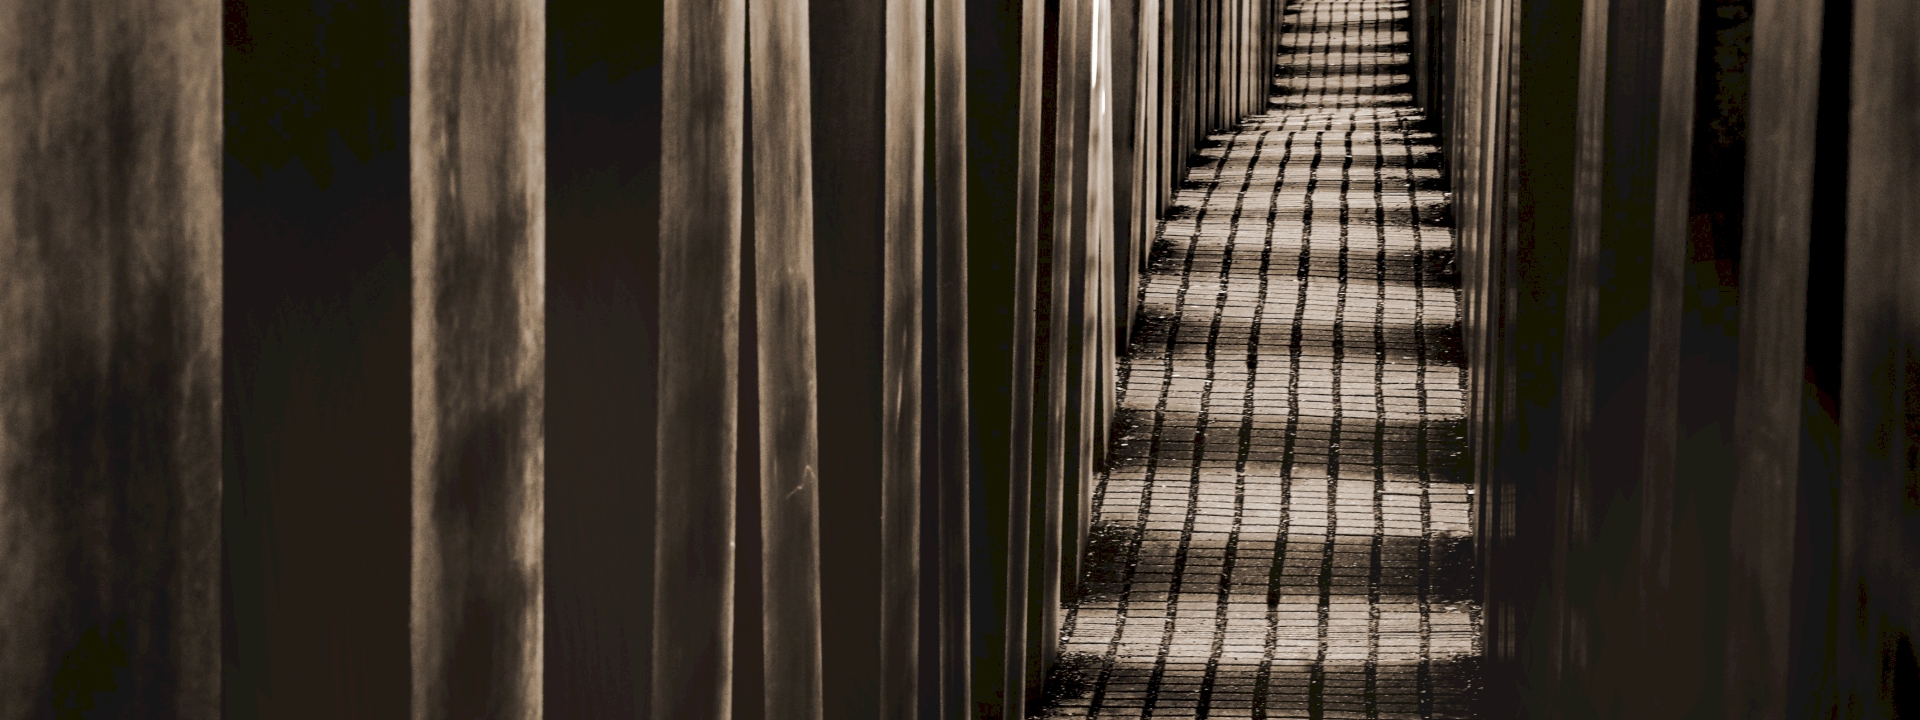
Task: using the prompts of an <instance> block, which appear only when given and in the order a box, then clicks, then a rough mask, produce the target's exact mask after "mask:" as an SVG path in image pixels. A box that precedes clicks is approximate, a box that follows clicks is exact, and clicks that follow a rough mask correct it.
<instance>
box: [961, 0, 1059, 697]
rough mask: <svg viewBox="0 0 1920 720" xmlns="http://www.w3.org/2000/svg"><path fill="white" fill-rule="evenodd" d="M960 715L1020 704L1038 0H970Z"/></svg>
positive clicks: (1040, 64) (1037, 143)
mask: <svg viewBox="0 0 1920 720" xmlns="http://www.w3.org/2000/svg"><path fill="white" fill-rule="evenodd" d="M966 13H967V14H966V28H967V56H966V58H967V59H966V67H967V72H966V103H967V105H966V107H967V119H966V128H967V142H966V147H967V153H968V160H967V206H966V207H967V307H968V311H967V322H968V328H967V329H968V338H967V347H968V350H967V353H968V355H967V381H968V387H969V394H970V405H971V407H970V410H971V413H972V426H973V435H974V440H973V441H972V442H973V443H976V445H975V447H977V448H978V451H977V455H976V456H977V457H978V458H979V460H978V462H977V464H975V465H974V466H973V467H972V469H971V471H970V478H971V479H970V481H969V484H968V506H967V507H968V512H969V516H968V520H969V523H968V533H969V535H970V538H971V541H972V542H971V546H970V548H969V551H970V555H969V558H968V560H969V565H968V572H969V575H968V577H969V591H970V597H971V600H970V614H971V618H970V622H971V629H970V638H971V648H970V650H971V654H972V662H971V675H972V686H971V694H972V697H971V700H972V707H971V708H969V711H968V712H969V716H971V717H976V718H1002V717H1016V716H1018V715H1020V714H1021V713H1022V712H1023V711H1024V710H1023V708H1024V702H1025V701H1024V695H1023V690H1024V683H1023V680H1024V670H1025V660H1024V658H1025V647H1026V610H1025V607H1026V590H1025V587H1026V582H1025V580H1026V574H1027V565H1026V557H1027V556H1026V551H1025V548H1026V545H1027V541H1028V532H1027V507H1028V502H1027V500H1026V498H1027V497H1028V488H1029V485H1030V483H1029V479H1030V473H1031V469H1032V456H1031V453H1032V448H1033V443H1032V425H1031V418H1032V415H1031V412H1032V410H1031V408H1032V392H1033V386H1032V383H1033V377H1034V373H1033V355H1032V352H1033V333H1034V326H1033V308H1034V305H1033V288H1034V281H1035V276H1036V267H1035V246H1036V244H1037V238H1038V234H1039V232H1038V231H1039V224H1040V168H1041V164H1042V157H1041V147H1042V144H1041V139H1042V135H1041V130H1042V127H1043V125H1042V119H1043V118H1042V114H1041V112H1040V110H1041V98H1042V92H1043V90H1044V86H1043V84H1042V79H1043V77H1044V74H1043V72H1042V70H1043V68H1044V62H1045V52H1044V50H1045V35H1044V32H1045V24H1044V23H1045V18H1046V15H1045V4H1044V3H1043V2H1040V0H1024V1H1023V2H1020V3H1013V4H1006V3H1000V2H992V1H988V0H968V2H967V5H966Z"/></svg>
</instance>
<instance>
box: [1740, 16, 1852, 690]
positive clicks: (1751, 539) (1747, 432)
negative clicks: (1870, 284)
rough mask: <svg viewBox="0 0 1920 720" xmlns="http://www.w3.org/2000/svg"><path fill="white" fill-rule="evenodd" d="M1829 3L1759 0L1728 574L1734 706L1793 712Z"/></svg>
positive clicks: (1811, 408)
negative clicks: (1824, 24) (1824, 14)
mask: <svg viewBox="0 0 1920 720" xmlns="http://www.w3.org/2000/svg"><path fill="white" fill-rule="evenodd" d="M1821 10H1822V6H1821V4H1818V3H1800V2H1780V1H1779V0H1757V1H1756V2H1755V3H1754V8H1753V54H1752V60H1751V62H1752V64H1751V66H1750V67H1751V69H1752V77H1753V84H1752V87H1753V94H1752V96H1751V101H1750V104H1749V105H1748V110H1749V112H1748V118H1749V123H1750V125H1749V130H1748V137H1749V138H1750V143H1749V145H1748V165H1747V168H1748V170H1747V172H1748V175H1747V188H1746V189H1747V204H1746V209H1747V211H1748V215H1747V217H1746V236H1745V238H1744V239H1743V241H1742V248H1741V257H1742V262H1741V273H1740V274H1741V278H1740V279H1741V291H1740V305H1741V307H1740V310H1741V312H1740V328H1739V337H1740V359H1741V362H1740V367H1739V375H1738V378H1737V379H1736V382H1737V383H1738V393H1739V395H1738V397H1737V398H1736V400H1735V402H1736V405H1735V407H1734V411H1733V414H1734V417H1735V420H1734V423H1735V426H1734V436H1733V440H1734V445H1735V448H1736V451H1737V453H1738V455H1737V457H1736V459H1735V462H1736V466H1735V477H1734V486H1733V488H1732V497H1731V507H1730V510H1731V513H1730V520H1731V522H1730V532H1729V536H1730V547H1729V556H1728V559H1729V564H1728V573H1729V575H1728V579H1727V583H1728V587H1727V598H1728V602H1727V613H1726V615H1727V620H1726V622H1727V643H1726V649H1725V653H1726V659H1727V667H1726V683H1725V694H1724V702H1725V707H1726V714H1727V716H1728V717H1739V718H1786V717H1789V716H1791V715H1793V714H1794V713H1792V712H1791V711H1790V710H1789V707H1790V706H1789V702H1790V700H1789V696H1790V693H1789V689H1790V688H1792V687H1793V686H1794V685H1795V684H1796V683H1798V682H1802V679H1801V678H1800V677H1796V675H1795V673H1793V672H1792V671H1791V670H1790V667H1791V665H1790V655H1791V652H1792V649H1793V648H1792V644H1793V637H1792V635H1793V625H1794V624H1795V621H1794V620H1793V618H1794V616H1796V615H1799V614H1800V613H1798V612H1796V608H1795V603H1794V602H1793V600H1794V593H1793V590H1794V555H1795V552H1794V548H1795V546H1796V545H1797V544H1803V543H1807V542H1808V541H1809V540H1810V539H1811V538H1808V537H1806V536H1805V535H1802V534H1797V533H1796V527H1795V526H1796V524H1797V523H1796V518H1797V516H1798V514H1799V512H1800V510H1801V508H1800V507H1799V506H1800V503H1799V497H1800V494H1801V486H1802V483H1803V482H1804V483H1808V484H1812V483H1815V482H1818V479H1817V478H1813V477H1804V476H1807V475H1811V473H1807V472H1806V471H1805V470H1803V468H1804V467H1805V465H1804V464H1803V463H1802V458H1801V444H1802V443H1801V436H1802V432H1803V429H1802V428H1803V423H1807V422H1809V421H1810V420H1814V419H1813V418H1808V417H1806V416H1807V415H1808V414H1809V411H1814V412H1817V408H1818V403H1817V402H1812V401H1810V400H1811V395H1812V393H1810V392H1808V390H1809V389H1810V387H1809V385H1810V384H1809V383H1808V382H1807V381H1806V380H1805V374H1806V367H1807V362H1806V359H1807V349H1808V348H1807V343H1806V340H1807V337H1806V332H1807V327H1808V321H1809V316H1808V313H1807V304H1808V299H1809V298H1808V279H1809V277H1808V276H1809V274H1810V272H1809V269H1808V260H1809V259H1810V256H1811V254H1810V252H1809V250H1810V244H1811V240H1812V235H1813V230H1814V227H1813V224H1812V217H1813V197H1814V188H1813V184H1814V163H1815V148H1816V132H1817V129H1818V125H1817V122H1818V117H1819V103H1820V93H1821V92H1822V88H1821V87H1820V75H1821V70H1822V68H1821V60H1822V59H1821V42H1820V40H1821V30H1822V28H1821V17H1820V16H1821ZM1831 160H1832V158H1829V162H1831ZM1816 421H1817V420H1816ZM1808 459H1809V460H1810V459H1811V458H1808ZM1825 484H1828V485H1830V484H1831V480H1830V479H1828V480H1826V482H1825ZM1802 608H1804V604H1803V605H1802ZM1801 622H1802V623H1804V622H1806V621H1801ZM1822 630H1824V628H1822Z"/></svg>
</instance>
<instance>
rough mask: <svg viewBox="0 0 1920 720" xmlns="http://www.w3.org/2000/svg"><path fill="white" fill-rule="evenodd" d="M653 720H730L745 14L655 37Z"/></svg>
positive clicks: (701, 15) (675, 24) (686, 14)
mask: <svg viewBox="0 0 1920 720" xmlns="http://www.w3.org/2000/svg"><path fill="white" fill-rule="evenodd" d="M662 37H663V38H664V43H663V48H664V50H663V54H662V56H661V93H660V96H661V108H662V112H661V124H660V136H661V160H660V370H659V384H658V387H659V392H660V399H659V405H658V406H657V410H656V418H657V419H658V431H657V433H656V435H655V438H656V446H657V447H659V448H661V449H662V452H660V453H659V455H658V460H657V462H656V464H655V468H656V469H655V473H656V475H655V478H654V481H655V482H656V483H657V485H656V488H657V489H656V494H655V498H656V503H657V504H656V505H655V514H654V573H653V660H652V662H653V677H652V690H651V692H652V698H651V714H652V717H655V718H714V719H719V718H728V717H731V716H732V707H731V698H732V687H731V685H732V680H733V655H732V650H733V612H734V585H733V582H734V571H735V562H734V546H733V543H734V531H735V526H736V522H735V521H736V517H735V501H736V497H735V490H736V485H735V483H736V478H737V474H736V472H735V470H736V464H735V463H736V451H737V444H738V436H737V433H736V428H737V423H738V419H739V411H738V407H737V403H738V398H739V367H740V362H739V348H740V273H741V268H740V264H741V263H740V250H741V248H740V234H741V212H742V209H741V203H742V202H743V199H744V198H743V187H744V186H743V183H742V172H743V171H744V169H745V167H744V162H743V161H744V156H743V153H742V145H743V143H744V141H745V132H746V128H745V116H744V112H743V111H744V109H745V108H744V103H745V98H746V87H745V83H746V66H745V61H746V47H745V45H746V7H745V4H744V3H743V2H742V1H741V0H727V1H725V2H719V3H696V2H680V1H679V0H669V2H667V4H666V13H665V16H664V22H663V26H662Z"/></svg>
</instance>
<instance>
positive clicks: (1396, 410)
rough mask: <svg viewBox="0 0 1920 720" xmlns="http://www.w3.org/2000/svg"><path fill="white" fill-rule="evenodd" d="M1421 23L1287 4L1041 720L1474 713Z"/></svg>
mask: <svg viewBox="0 0 1920 720" xmlns="http://www.w3.org/2000/svg"><path fill="white" fill-rule="evenodd" d="M1406 14H1407V10H1406V6H1405V3H1404V2H1399V1H1395V0H1361V1H1345V2H1339V1H1327V0H1291V1H1290V2H1289V3H1288V5H1287V12H1286V18H1285V26H1284V31H1285V34H1284V39H1283V45H1282V48H1281V54H1280V57H1279V67H1278V75H1277V85H1276V90H1275V96H1274V98H1273V101H1272V105H1271V108H1270V112H1269V114H1266V115H1263V116H1258V117H1255V118H1252V119H1250V120H1249V121H1247V122H1246V123H1244V124H1243V125H1242V126H1240V127H1239V128H1236V129H1235V130H1234V131H1233V132H1230V133H1225V134H1220V135H1216V136H1214V138H1213V143H1212V144H1213V145H1214V146H1213V147H1211V148H1208V149H1206V150H1204V151H1203V152H1202V154H1203V155H1204V156H1205V157H1206V162H1203V163H1200V164H1198V165H1196V166H1195V167H1194V169H1193V170H1192V174H1191V176H1190V180H1189V182H1188V183H1187V185H1186V187H1185V188H1183V189H1182V190H1181V191H1180V192H1179V193H1178V196H1177V197H1176V199H1175V205H1176V207H1175V208H1173V209H1172V211H1171V212H1170V213H1169V215H1168V218H1167V220H1166V221H1165V222H1164V225H1163V227H1162V229H1161V234H1160V238H1159V239H1158V241H1157V242H1156V244H1155V248H1154V255H1153V257H1152V271H1151V273H1150V275H1149V276H1148V278H1147V279H1146V280H1145V286H1144V290H1143V309H1142V312H1141V316H1140V319H1139V320H1138V321H1137V322H1138V330H1137V331H1136V332H1135V336H1134V339H1133V343H1132V347H1131V349H1130V351H1129V353H1128V356H1127V358H1126V360H1125V361H1124V364H1123V365H1122V370H1121V375H1120V377H1121V380H1120V384H1121V387H1120V389H1119V392H1120V405H1121V415H1122V421H1121V423H1122V428H1121V430H1122V431H1121V432H1119V433H1117V434H1116V438H1115V441H1114V443H1115V444H1114V447H1113V449H1112V459H1111V463H1110V464H1111V465H1112V468H1111V470H1110V471H1109V472H1108V473H1107V477H1106V478H1105V479H1104V481H1103V482H1102V483H1101V484H1100V485H1099V487H1098V490H1097V491H1096V492H1097V495H1096V497H1095V500H1094V503H1095V511H1094V512H1095V515H1094V517H1095V520H1096V525H1095V529H1094V532H1093V540H1092V541H1091V546H1092V547H1091V551H1090V553H1089V555H1090V557H1089V558H1088V573H1089V578H1088V582H1087V585H1088V587H1087V590H1086V592H1085V594H1083V595H1082V596H1081V597H1079V598H1076V599H1074V601H1073V602H1072V603H1071V604H1070V606H1069V608H1068V609H1067V611H1066V617H1065V622H1064V633H1063V634H1064V638H1063V648H1062V652H1063V657H1062V662H1061V669H1060V671H1059V672H1058V673H1056V676H1055V678H1054V680H1053V682H1052V683H1051V687H1050V695H1051V697H1052V701H1051V702H1052V705H1051V707H1049V708H1048V710H1047V711H1046V714H1047V715H1048V716H1049V717H1080V716H1093V717H1101V718H1142V717H1156V718H1158V717H1169V718H1171V717H1181V718H1186V717H1235V718H1322V717H1325V718H1459V717H1468V716H1469V712H1468V704H1469V702H1470V701H1471V696H1472V693H1473V687H1474V685H1475V676H1474V666H1475V662H1474V658H1475V657H1476V655H1477V648H1476V645H1475V643H1476V640H1475V638H1476V637H1477V635H1478V632H1477V627H1478V621H1479V618H1478V611H1477V608H1476V607H1475V606H1474V605H1473V604H1472V602H1471V599H1472V598H1473V597H1474V596H1475V595H1476V593H1475V592H1474V582H1473V579H1472V577H1471V573H1472V562H1471V557H1470V552H1471V551H1470V549H1469V548H1470V546H1469V545H1468V543H1467V538H1468V537H1469V536H1470V532H1471V526H1470V522H1471V520H1470V518H1469V515H1468V508H1469V500H1470V499H1471V495H1470V494H1469V488H1470V486H1469V485H1468V484H1467V483H1466V482H1465V480H1466V478H1465V477H1464V476H1463V473H1462V472H1461V470H1462V466H1461V461H1460V459H1459V458H1460V453H1461V450H1462V444H1463V439H1462V416H1463V412H1464V408H1463V405H1462V390H1461V373H1462V370H1461V367H1460V355H1459V351H1458V337H1459V333H1458V324H1457V322H1458V321H1457V313H1456V310H1455V307H1456V302H1457V297H1458V292H1457V289H1456V284H1455V282H1454V281H1453V279H1452V278H1450V277H1448V276H1447V275H1446V273H1447V266H1448V264H1449V263H1448V261H1449V258H1450V257H1451V249H1450V248H1451V242H1452V241H1451V238H1450V234H1449V232H1450V231H1449V230H1448V228H1447V227H1446V226H1445V224H1444V220H1443V217H1442V216H1443V215H1444V207H1443V206H1444V204H1445V198H1444V196H1443V194H1442V191H1441V189H1440V187H1439V182H1440V179H1439V171H1438V170H1437V166H1438V163H1437V157H1435V156H1434V153H1435V149H1434V147H1433V142H1434V139H1433V137H1432V136H1431V134H1429V133H1427V132H1424V131H1421V130H1418V129H1417V128H1416V127H1415V124H1416V123H1417V121H1418V120H1419V117H1420V116H1419V113H1418V112H1417V111H1416V110H1415V109H1414V108H1413V107H1412V97H1411V95H1410V94H1409V91H1408V90H1407V87H1408V85H1407V79H1408V78H1407V72H1408V65H1407V63H1408V56H1407V44H1406V41H1407V32H1406Z"/></svg>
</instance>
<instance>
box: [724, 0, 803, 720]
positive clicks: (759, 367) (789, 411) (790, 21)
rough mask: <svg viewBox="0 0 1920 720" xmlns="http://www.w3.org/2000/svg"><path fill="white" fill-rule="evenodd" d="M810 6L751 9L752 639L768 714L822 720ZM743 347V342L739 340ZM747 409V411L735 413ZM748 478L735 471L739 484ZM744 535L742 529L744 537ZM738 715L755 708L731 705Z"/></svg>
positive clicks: (759, 4) (764, 4) (761, 3)
mask: <svg viewBox="0 0 1920 720" xmlns="http://www.w3.org/2000/svg"><path fill="white" fill-rule="evenodd" d="M807 11H808V3H807V2H805V1H804V0H801V1H800V2H787V1H780V2H768V1H766V0H752V2H749V3H748V8H747V12H748V14H749V16H750V17H751V22H749V23H748V32H749V37H748V40H747V47H748V57H749V58H750V63H751V65H752V67H751V68H750V70H749V73H748V74H749V76H750V85H749V87H748V92H749V93H750V96H749V103H750V104H751V108H752V120H751V123H752V127H751V128H750V129H749V131H750V132H751V133H752V137H753V140H752V145H751V149H750V151H749V154H750V155H751V158H750V161H751V162H752V164H753V175H752V185H753V187H752V188H751V192H752V194H753V224H752V227H753V234H752V237H751V239H750V240H751V242H752V248H753V249H752V254H753V279H752V282H753V290H752V297H753V302H754V311H753V318H754V319H753V328H754V330H753V335H754V337H753V338H752V339H751V342H753V343H755V344H756V347H755V349H754V352H753V356H754V359H755V363H754V365H755V367H754V368H752V369H751V370H750V371H749V372H750V374H751V375H752V382H755V383H757V392H756V393H755V396H754V404H755V405H756V406H757V408H756V409H757V412H758V417H757V421H758V422H757V425H756V430H757V432H758V437H757V438H755V439H754V442H758V443H759V452H758V453H757V455H758V458H759V467H758V468H754V469H752V470H751V472H752V473H753V475H754V476H755V477H757V478H758V479H759V483H758V487H756V488H753V489H751V490H749V491H748V492H756V493H758V494H759V498H758V500H759V502H758V503H757V505H758V507H759V513H758V517H750V518H741V520H742V521H743V523H758V524H759V528H758V530H759V536H760V552H759V560H760V567H758V568H756V570H757V571H758V573H759V575H760V582H759V583H758V585H759V587H760V588H761V592H760V598H759V601H760V609H761V613H760V615H761V619H760V623H761V627H762V630H761V632H762V636H761V638H759V640H760V645H759V650H760V653H761V658H762V660H761V662H762V667H761V668H760V670H761V673H762V681H761V682H760V685H761V687H762V688H764V689H763V690H761V693H762V696H763V700H762V702H763V704H764V706H763V710H764V713H765V717H766V718H769V719H772V718H795V719H797V720H809V719H811V720H818V719H819V718H821V717H822V715H821V711H822V696H821V693H822V689H823V687H822V683H823V673H822V669H821V628H820V602H821V597H820V595H821V594H820V563H821V558H820V496H819V482H820V472H819V471H820V452H819V438H820V425H819V402H820V401H819V396H818V394H817V390H818V381H817V371H816V367H815V363H816V358H817V353H816V351H815V343H816V333H815V329H814V328H815V320H816V318H817V317H818V315H817V314H816V313H815V312H814V241H813V240H814V238H813V207H814V205H813V198H814V192H813V114H812V95H811V93H810V92H809V85H808V84H809V82H810V81H811V79H812V77H811V72H810V69H809V57H808V55H809V53H808V45H809V40H808V12H807ZM742 340H743V341H746V340H747V339H746V338H742ZM742 411H743V412H745V411H746V408H742ZM748 472H749V470H748V469H747V468H742V475H743V476H745V475H746V474H747V473H748ZM743 535H744V533H743ZM735 710H736V717H750V715H745V714H744V713H745V712H747V711H751V710H752V708H743V707H736V708H735Z"/></svg>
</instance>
